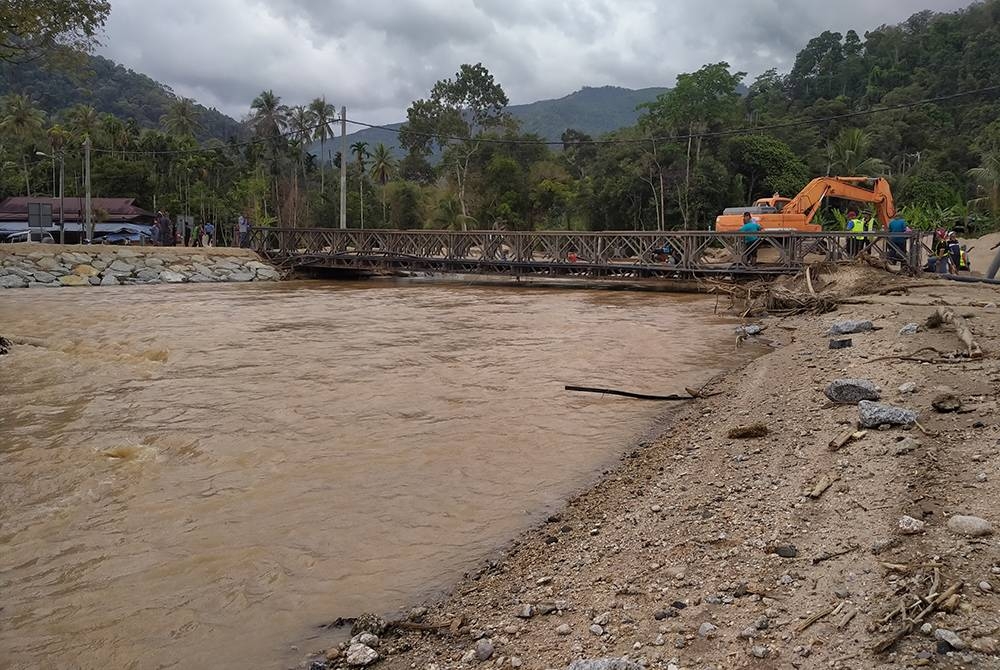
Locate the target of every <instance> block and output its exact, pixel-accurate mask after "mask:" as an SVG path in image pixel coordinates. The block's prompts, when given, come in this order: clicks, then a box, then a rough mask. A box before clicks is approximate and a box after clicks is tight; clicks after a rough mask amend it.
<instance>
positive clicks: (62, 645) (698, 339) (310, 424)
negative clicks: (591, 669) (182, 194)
mask: <svg viewBox="0 0 1000 670" xmlns="http://www.w3.org/2000/svg"><path fill="white" fill-rule="evenodd" d="M711 306H712V303H711V302H706V301H704V300H702V299H692V298H685V297H678V296H671V295H665V294H653V293H645V294H642V293H618V292H599V291H591V292H585V291H568V290H512V289H506V288H484V287H466V286H458V285H455V286H450V285H423V286H412V285H402V286H400V285H378V284H324V283H288V284H276V285H227V286H149V287H129V288H117V289H86V290H84V289H80V290H72V289H63V290H53V291H32V290H21V291H15V290H9V291H6V292H3V293H0V334H2V335H6V336H8V337H11V336H13V337H15V338H17V339H19V340H22V341H26V342H28V343H29V344H23V345H20V346H16V347H15V348H14V350H13V351H12V353H11V354H9V355H8V356H5V357H2V358H0V667H3V668H8V667H10V668H37V667H80V668H185V669H186V668H213V669H215V670H220V669H228V668H234V669H235V668H241V669H242V668H249V667H253V668H280V667H286V666H289V665H294V664H295V663H296V662H298V661H301V660H302V658H303V657H304V655H305V654H306V652H308V651H315V650H321V649H323V648H324V646H326V645H327V644H328V643H329V640H330V638H329V634H328V633H325V632H322V633H321V632H320V631H319V630H318V629H317V626H318V625H319V624H322V623H324V622H327V621H330V620H332V619H333V618H335V617H338V616H352V615H357V614H358V613H361V612H366V611H375V612H381V613H392V612H394V611H396V610H398V609H400V608H404V607H407V606H408V605H412V604H414V603H416V602H419V601H420V599H421V598H426V597H429V596H432V595H433V594H435V593H437V592H440V590H441V589H444V588H447V586H448V585H449V584H450V583H452V582H453V581H454V580H455V579H457V578H458V577H459V576H460V575H461V574H462V572H463V571H465V570H468V569H470V568H472V567H474V566H475V565H476V564H477V562H479V561H481V560H483V559H484V557H486V556H487V555H488V554H489V553H490V552H491V551H493V550H495V549H496V548H497V547H498V546H500V545H502V544H503V543H504V542H506V541H508V540H510V539H511V538H512V537H513V536H514V535H516V534H517V532H518V531H520V530H523V529H524V528H526V527H527V526H529V525H531V524H532V523H535V522H537V521H538V520H539V519H540V518H542V517H544V516H545V515H546V514H547V513H549V511H550V510H552V509H554V508H557V507H558V506H559V505H560V501H562V500H564V499H565V498H566V497H568V496H570V495H572V494H573V493H574V492H576V491H578V490H580V489H581V488H582V487H583V486H585V485H586V484H587V483H588V482H590V481H593V479H594V477H595V476H596V475H597V474H599V472H600V471H601V469H602V468H604V467H606V466H608V465H609V464H611V463H613V462H614V461H615V460H616V459H617V458H618V457H620V455H621V454H622V452H623V451H624V450H626V449H628V448H629V446H630V445H631V444H632V443H633V442H634V440H636V439H638V438H639V437H641V436H642V434H643V433H644V431H645V430H646V429H648V427H649V426H650V424H651V422H652V420H653V419H654V418H655V417H656V416H658V415H659V414H660V413H661V412H662V411H663V405H662V404H661V403H643V402H638V401H631V400H625V399H621V398H603V397H600V396H594V395H582V394H572V393H567V392H565V391H564V390H563V385H564V384H566V383H575V384H582V385H596V386H610V387H617V388H627V389H633V390H638V391H645V392H649V393H670V392H683V388H684V386H686V385H697V384H699V383H701V382H704V381H707V380H708V379H709V378H710V377H711V376H712V375H713V374H714V373H716V372H718V371H719V370H720V369H721V368H723V367H726V366H728V365H730V364H731V362H732V361H731V360H730V359H731V356H732V353H731V352H732V341H733V340H732V324H731V323H729V322H725V321H723V320H721V319H714V318H712V317H711V316H710V314H711Z"/></svg>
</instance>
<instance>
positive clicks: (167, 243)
mask: <svg viewBox="0 0 1000 670" xmlns="http://www.w3.org/2000/svg"><path fill="white" fill-rule="evenodd" d="M250 229H251V226H250V218H249V217H247V216H246V215H245V214H241V215H240V217H239V219H237V221H236V225H235V226H233V240H234V241H235V242H236V245H238V246H240V247H243V248H246V247H249V246H250ZM189 233H190V235H189ZM150 235H151V236H150V242H151V243H152V244H153V245H154V246H158V247H175V246H178V245H180V246H192V247H214V246H216V244H217V242H218V240H217V238H216V226H215V224H214V223H212V222H211V221H205V222H204V223H201V224H198V225H197V226H196V227H195V228H194V229H193V230H190V231H189V230H187V227H186V226H181V227H180V229H178V226H177V225H176V224H175V223H174V221H173V220H172V219H171V218H170V213H169V212H168V211H167V210H165V209H161V210H158V211H157V212H156V216H155V217H154V218H153V224H152V226H151V231H150Z"/></svg>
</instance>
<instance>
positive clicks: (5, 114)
mask: <svg viewBox="0 0 1000 670" xmlns="http://www.w3.org/2000/svg"><path fill="white" fill-rule="evenodd" d="M44 127H45V113H44V112H42V111H41V110H40V109H38V108H37V107H35V105H34V104H33V103H32V102H31V99H30V98H28V97H27V96H25V95H19V94H16V93H15V94H12V95H9V96H7V97H6V98H4V101H3V106H2V108H0V132H2V133H5V134H8V135H9V136H11V137H13V138H14V139H15V140H16V141H17V142H19V143H20V145H21V159H22V167H23V168H24V188H25V191H27V193H26V195H27V196H28V197H31V177H30V174H29V173H28V153H29V152H30V151H32V150H33V149H34V141H35V140H36V139H37V138H38V136H39V135H40V134H41V132H42V128H44Z"/></svg>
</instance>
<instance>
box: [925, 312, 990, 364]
mask: <svg viewBox="0 0 1000 670" xmlns="http://www.w3.org/2000/svg"><path fill="white" fill-rule="evenodd" d="M943 325H951V326H954V327H955V334H956V335H958V339H960V340H961V341H962V344H964V345H965V349H966V353H967V354H968V356H969V358H982V356H983V349H982V347H980V346H979V343H978V342H976V339H975V338H974V337H973V335H972V329H971V328H970V327H969V322H968V321H966V320H965V317H964V316H959V315H958V314H955V311H954V310H953V309H952V308H951V307H938V308H937V310H935V312H934V313H933V314H931V315H930V317H928V319H927V327H928V328H939V327H940V326H943Z"/></svg>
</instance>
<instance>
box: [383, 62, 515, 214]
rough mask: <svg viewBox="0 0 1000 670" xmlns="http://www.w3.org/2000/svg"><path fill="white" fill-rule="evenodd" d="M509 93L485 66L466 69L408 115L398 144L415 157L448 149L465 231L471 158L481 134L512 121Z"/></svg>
mask: <svg viewBox="0 0 1000 670" xmlns="http://www.w3.org/2000/svg"><path fill="white" fill-rule="evenodd" d="M508 102H509V101H508V99H507V94H506V93H504V91H503V88H501V86H500V84H498V83H496V81H494V79H493V75H492V74H490V72H489V70H487V69H486V68H485V67H483V64H482V63H477V64H475V65H468V64H465V65H462V66H461V67H460V68H459V71H458V73H456V75H455V78H454V79H443V80H441V81H439V82H437V83H436V84H434V87H433V88H432V89H431V95H430V99H428V100H417V101H416V102H414V103H413V104H412V105H410V108H409V109H407V110H406V123H405V124H403V127H402V129H401V131H400V142H401V143H402V145H403V147H404V148H406V149H407V150H408V151H409V152H411V153H420V154H423V155H427V154H428V153H430V151H431V148H432V145H433V144H436V145H437V147H438V148H439V149H446V151H445V155H444V160H445V163H446V165H447V166H448V169H449V172H450V173H451V174H453V175H454V177H455V181H456V186H457V191H458V201H459V204H460V205H461V209H462V229H463V230H466V229H467V220H468V219H469V218H470V217H469V207H468V203H467V199H466V191H467V188H468V182H469V168H470V165H471V162H472V157H473V155H474V154H475V153H476V152H477V151H478V150H479V147H480V141H479V140H480V139H481V138H482V135H483V133H485V132H487V131H489V130H492V129H496V128H499V127H501V126H502V125H504V123H505V122H507V121H509V119H510V117H509V115H508V114H507V113H506V112H505V111H504V108H506V107H507V104H508Z"/></svg>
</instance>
